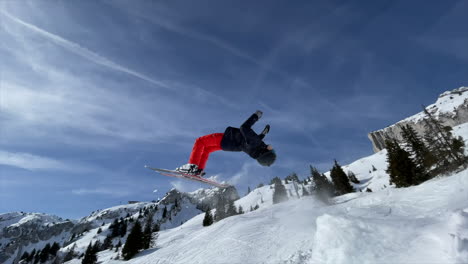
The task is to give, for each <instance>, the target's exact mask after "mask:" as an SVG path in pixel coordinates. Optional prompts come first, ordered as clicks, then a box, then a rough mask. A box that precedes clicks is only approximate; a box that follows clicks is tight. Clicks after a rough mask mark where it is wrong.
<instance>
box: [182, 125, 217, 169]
mask: <svg viewBox="0 0 468 264" xmlns="http://www.w3.org/2000/svg"><path fill="white" fill-rule="evenodd" d="M223 136H224V133H214V134H210V135H206V136H203V137H199V138H197V139H196V140H195V144H194V145H193V149H192V154H190V159H189V163H190V164H196V165H198V168H199V169H205V166H206V162H207V161H208V158H209V156H210V153H211V152H214V151H218V150H221V140H222V139H223Z"/></svg>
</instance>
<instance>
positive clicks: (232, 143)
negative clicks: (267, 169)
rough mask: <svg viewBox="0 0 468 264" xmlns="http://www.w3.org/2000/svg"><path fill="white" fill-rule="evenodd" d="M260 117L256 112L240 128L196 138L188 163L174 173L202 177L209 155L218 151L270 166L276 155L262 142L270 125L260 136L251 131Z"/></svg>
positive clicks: (230, 128)
mask: <svg viewBox="0 0 468 264" xmlns="http://www.w3.org/2000/svg"><path fill="white" fill-rule="evenodd" d="M262 115H263V112H262V111H256V112H255V113H254V114H252V115H251V116H250V117H249V119H247V121H245V122H244V124H242V126H241V127H240V128H235V127H228V128H226V130H225V131H224V133H214V134H210V135H206V136H202V137H199V138H197V139H196V140H195V144H194V146H193V149H192V153H191V155H190V159H189V162H188V163H187V164H185V165H183V166H181V167H179V168H177V169H176V171H178V172H182V173H185V174H189V175H193V176H203V175H205V172H204V169H205V166H206V162H207V161H208V157H209V155H210V153H211V152H214V151H218V150H224V151H243V152H245V153H247V154H248V155H249V156H250V157H252V158H254V159H256V160H257V161H258V163H260V165H262V166H271V165H272V164H273V163H274V162H275V160H276V153H275V151H274V150H273V147H272V146H271V145H266V144H265V143H264V142H263V138H264V137H265V135H266V134H268V132H269V131H270V125H266V126H265V128H264V129H263V131H262V133H260V135H257V133H255V131H253V130H252V126H253V125H254V124H255V122H257V121H258V120H259V119H260V118H261V117H262Z"/></svg>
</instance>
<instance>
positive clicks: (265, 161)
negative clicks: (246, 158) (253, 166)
mask: <svg viewBox="0 0 468 264" xmlns="http://www.w3.org/2000/svg"><path fill="white" fill-rule="evenodd" d="M275 160H276V153H275V151H274V150H273V149H272V150H268V151H266V152H265V153H263V154H262V155H260V157H258V158H257V161H258V163H260V165H262V166H268V167H269V166H271V165H272V164H273V163H274V162H275Z"/></svg>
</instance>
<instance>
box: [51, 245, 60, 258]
mask: <svg viewBox="0 0 468 264" xmlns="http://www.w3.org/2000/svg"><path fill="white" fill-rule="evenodd" d="M59 250H60V245H59V244H58V243H57V242H54V244H52V247H50V255H51V256H54V257H55V256H56V255H57V252H58V251H59Z"/></svg>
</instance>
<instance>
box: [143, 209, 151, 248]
mask: <svg viewBox="0 0 468 264" xmlns="http://www.w3.org/2000/svg"><path fill="white" fill-rule="evenodd" d="M152 225H153V214H148V216H147V218H146V224H145V229H144V230H143V237H142V239H143V246H142V247H143V249H148V248H150V247H151V244H152V241H151V240H152V235H153V232H152Z"/></svg>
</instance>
